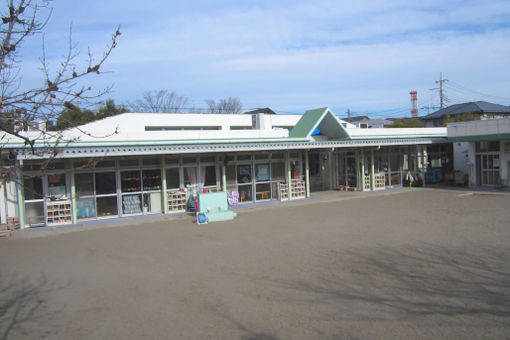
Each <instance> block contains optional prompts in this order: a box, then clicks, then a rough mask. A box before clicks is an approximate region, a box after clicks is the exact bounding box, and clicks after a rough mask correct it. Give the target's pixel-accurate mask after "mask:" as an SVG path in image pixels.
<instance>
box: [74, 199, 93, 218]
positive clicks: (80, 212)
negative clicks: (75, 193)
mask: <svg viewBox="0 0 510 340" xmlns="http://www.w3.org/2000/svg"><path fill="white" fill-rule="evenodd" d="M76 216H77V217H78V219H83V218H91V217H96V207H95V204H94V198H92V197H90V198H79V199H77V200H76Z"/></svg>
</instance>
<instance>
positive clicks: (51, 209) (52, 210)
mask: <svg viewBox="0 0 510 340" xmlns="http://www.w3.org/2000/svg"><path fill="white" fill-rule="evenodd" d="M46 215H47V216H46V221H47V224H49V225H56V224H69V223H72V217H71V201H69V200H60V201H48V202H46Z"/></svg>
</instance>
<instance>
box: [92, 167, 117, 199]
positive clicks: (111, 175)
mask: <svg viewBox="0 0 510 340" xmlns="http://www.w3.org/2000/svg"><path fill="white" fill-rule="evenodd" d="M116 192H117V181H116V176H115V172H97V173H96V195H103V194H115V193H116Z"/></svg>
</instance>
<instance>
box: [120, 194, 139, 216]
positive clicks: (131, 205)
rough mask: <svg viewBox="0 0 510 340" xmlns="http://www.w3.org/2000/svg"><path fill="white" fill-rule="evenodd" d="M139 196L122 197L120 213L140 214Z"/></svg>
mask: <svg viewBox="0 0 510 340" xmlns="http://www.w3.org/2000/svg"><path fill="white" fill-rule="evenodd" d="M140 196H141V195H140V194H135V195H124V196H122V212H123V213H124V214H139V213H141V212H142V200H141V199H140V198H141V197H140Z"/></svg>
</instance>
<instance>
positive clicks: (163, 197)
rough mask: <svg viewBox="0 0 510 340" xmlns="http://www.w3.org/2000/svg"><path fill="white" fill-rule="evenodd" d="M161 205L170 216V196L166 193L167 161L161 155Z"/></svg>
mask: <svg viewBox="0 0 510 340" xmlns="http://www.w3.org/2000/svg"><path fill="white" fill-rule="evenodd" d="M161 204H163V213H164V214H168V195H167V193H166V160H165V155H161Z"/></svg>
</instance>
